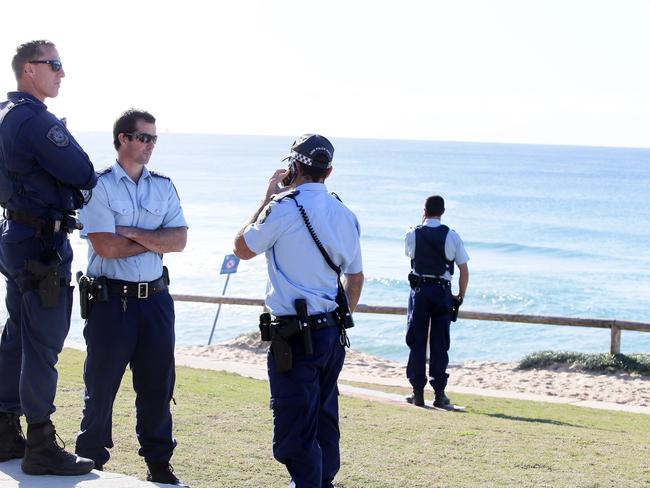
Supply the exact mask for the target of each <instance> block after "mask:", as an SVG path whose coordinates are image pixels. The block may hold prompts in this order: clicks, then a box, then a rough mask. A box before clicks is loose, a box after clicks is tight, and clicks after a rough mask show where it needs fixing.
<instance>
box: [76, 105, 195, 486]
mask: <svg viewBox="0 0 650 488" xmlns="http://www.w3.org/2000/svg"><path fill="white" fill-rule="evenodd" d="M157 137H158V136H157V135H156V119H155V118H154V117H153V116H152V115H151V114H150V113H148V112H145V111H140V110H134V109H130V110H127V111H126V112H124V113H123V114H122V115H121V116H120V117H119V118H118V119H117V120H116V121H115V124H114V126H113V145H114V146H115V149H116V150H117V162H116V163H115V164H113V165H112V166H111V167H109V168H108V169H106V170H104V171H101V172H100V173H99V181H98V182H97V187H96V188H95V189H94V190H93V194H92V197H91V198H90V201H89V202H88V204H86V205H85V206H84V208H83V209H82V211H81V212H80V215H79V217H80V219H81V221H82V222H83V224H84V229H83V231H82V234H81V236H82V237H84V238H87V239H88V271H87V276H86V277H84V278H83V279H84V280H88V281H86V283H87V286H84V288H85V289H89V293H90V294H91V295H92V300H90V303H89V305H88V307H89V310H88V311H87V320H86V326H85V328H84V337H85V339H86V351H87V357H86V363H85V366H84V382H85V386H86V390H85V394H84V401H85V404H84V410H83V419H82V420H81V428H80V433H79V435H78V437H77V445H76V452H77V454H79V455H81V456H84V457H88V458H91V459H93V460H94V461H95V464H96V466H98V467H99V468H100V469H103V466H104V464H105V463H106V462H107V461H108V460H109V458H110V454H109V451H108V450H109V449H110V448H111V447H113V439H112V434H111V431H112V410H113V401H114V400H115V395H116V394H117V391H118V389H119V386H120V382H121V380H122V376H123V375H124V371H125V369H126V366H127V365H130V366H131V371H132V372H133V388H134V390H135V392H136V402H135V406H136V416H137V424H136V433H137V437H138V441H139V443H140V450H139V454H140V455H141V456H142V457H144V459H145V462H146V464H147V468H148V472H147V480H148V481H154V482H158V483H168V484H173V485H177V486H186V485H183V484H182V483H181V482H180V481H179V480H178V478H177V477H176V476H175V475H174V473H173V469H172V467H171V465H170V464H169V460H170V458H171V457H172V453H173V451H174V448H175V447H176V440H175V439H174V437H173V435H172V416H171V412H170V407H169V402H170V401H171V399H172V394H173V391H174V382H175V368H174V337H175V336H174V302H173V300H172V297H171V295H170V294H169V291H168V287H167V285H168V282H169V280H168V276H166V274H165V272H164V268H163V255H164V254H165V253H169V252H180V251H182V250H183V249H184V248H185V244H186V242H187V223H186V222H185V217H184V215H183V209H182V208H181V204H180V200H179V197H178V194H177V193H176V188H175V187H174V184H173V183H172V181H171V180H170V179H169V178H168V177H166V176H163V175H161V174H158V173H155V172H153V171H149V170H148V169H147V168H146V165H147V163H148V162H149V159H150V157H151V154H152V152H153V150H154V147H155V144H156V140H157ZM80 284H81V280H80ZM85 298H87V296H86V297H84V299H85Z"/></svg>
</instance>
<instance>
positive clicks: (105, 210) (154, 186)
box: [79, 162, 187, 282]
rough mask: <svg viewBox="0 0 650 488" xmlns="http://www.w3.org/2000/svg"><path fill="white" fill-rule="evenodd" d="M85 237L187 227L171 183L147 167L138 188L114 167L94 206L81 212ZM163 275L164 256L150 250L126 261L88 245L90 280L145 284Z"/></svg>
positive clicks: (104, 179)
mask: <svg viewBox="0 0 650 488" xmlns="http://www.w3.org/2000/svg"><path fill="white" fill-rule="evenodd" d="M79 219H80V220H81V222H82V223H83V225H84V228H83V230H82V231H81V237H83V238H87V237H88V234H93V233H96V232H110V233H115V227H116V226H126V227H138V228H140V229H146V230H155V229H160V228H172V227H187V223H186V221H185V216H184V215H183V209H182V208H181V203H180V199H179V198H178V193H176V188H175V187H174V184H173V183H172V181H171V180H170V179H169V178H167V177H166V176H161V175H159V174H156V173H153V172H150V171H149V170H148V169H147V168H146V167H145V168H144V169H143V171H142V175H141V176H140V179H139V180H138V183H137V184H136V183H135V182H134V181H133V180H132V179H131V178H130V177H129V176H128V175H127V174H126V172H125V171H124V169H122V167H121V166H120V164H119V162H116V163H115V164H114V165H113V166H111V167H110V168H109V169H106V170H104V171H102V172H100V173H99V178H98V181H97V186H96V187H95V189H94V190H93V191H92V196H91V198H90V201H89V202H88V203H87V204H86V205H84V206H83V208H82V209H81V210H80V211H79ZM161 275H162V254H158V253H155V252H153V251H147V252H144V253H141V254H136V255H135V256H129V257H126V258H103V257H101V256H99V255H97V253H95V250H94V249H93V246H92V244H91V242H90V241H88V276H94V277H97V276H106V277H107V278H111V279H118V280H124V281H133V282H144V281H153V280H155V279H158V278H160V276H161Z"/></svg>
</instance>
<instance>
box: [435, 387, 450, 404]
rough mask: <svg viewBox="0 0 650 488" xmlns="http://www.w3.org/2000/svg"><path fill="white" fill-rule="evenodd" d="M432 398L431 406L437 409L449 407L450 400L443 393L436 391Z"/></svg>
mask: <svg viewBox="0 0 650 488" xmlns="http://www.w3.org/2000/svg"><path fill="white" fill-rule="evenodd" d="M435 394H436V396H435V397H434V398H433V406H434V407H438V408H448V407H450V406H451V400H449V398H448V397H447V395H445V391H444V390H442V391H436V392H435Z"/></svg>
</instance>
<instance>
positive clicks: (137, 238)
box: [88, 226, 187, 258]
mask: <svg viewBox="0 0 650 488" xmlns="http://www.w3.org/2000/svg"><path fill="white" fill-rule="evenodd" d="M88 239H90V242H91V243H92V245H93V248H94V249H95V252H96V253H97V254H98V255H99V256H101V257H103V258H128V257H129V256H135V255H136V254H141V253H143V252H147V251H152V252H155V253H158V254H164V253H168V252H180V251H182V250H183V249H185V244H186V243H187V227H168V228H160V229H156V230H145V229H140V228H138V227H123V226H117V227H115V233H114V234H113V233H111V232H93V233H90V234H88Z"/></svg>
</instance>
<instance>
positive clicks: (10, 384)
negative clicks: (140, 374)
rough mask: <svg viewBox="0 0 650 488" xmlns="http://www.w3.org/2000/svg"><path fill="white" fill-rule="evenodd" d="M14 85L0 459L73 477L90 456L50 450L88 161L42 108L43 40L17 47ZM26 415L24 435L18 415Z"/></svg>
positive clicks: (48, 50) (7, 140)
mask: <svg viewBox="0 0 650 488" xmlns="http://www.w3.org/2000/svg"><path fill="white" fill-rule="evenodd" d="M12 67H13V70H14V73H15V75H16V80H17V81H18V90H17V91H15V92H10V93H9V94H8V100H7V101H6V102H2V103H0V204H1V205H2V207H3V209H4V212H3V216H4V220H3V221H2V223H1V224H0V225H1V226H2V229H1V235H0V271H1V272H2V274H3V275H4V276H5V278H6V288H7V289H6V292H7V296H6V304H7V311H8V314H9V318H8V320H7V323H6V325H5V328H4V332H3V334H2V340H1V342H0V378H1V380H0V461H6V460H8V459H12V458H23V455H24V459H23V461H22V469H23V471H24V472H25V473H28V474H56V475H79V474H84V473H87V472H89V471H90V470H91V469H92V468H93V462H92V461H91V460H89V459H83V458H78V457H77V456H75V455H73V454H71V453H68V452H67V451H65V450H64V449H63V448H61V447H59V446H58V444H57V441H56V433H55V430H54V426H53V425H52V422H51V421H50V415H51V414H52V413H53V412H54V411H55V407H54V396H55V394H56V384H57V372H56V369H55V365H56V362H57V359H58V355H59V353H60V352H61V349H62V348H63V341H64V339H65V337H66V335H67V334H68V329H69V328H70V311H71V307H72V287H71V286H70V278H71V273H70V264H71V262H72V249H71V247H70V243H69V242H68V233H70V232H72V231H73V230H74V229H75V228H77V227H78V225H77V222H76V220H75V218H74V212H75V210H76V209H78V208H79V207H81V205H82V203H83V196H82V194H81V191H80V190H90V189H92V188H93V187H94V186H95V184H96V182H97V177H96V175H95V170H94V168H93V165H92V163H91V162H90V160H89V159H88V156H87V155H86V153H85V152H84V151H83V150H82V149H81V147H80V146H79V144H78V143H77V141H75V140H74V138H73V137H72V135H71V134H70V133H69V132H68V130H67V129H66V127H65V124H64V123H62V122H61V121H60V120H59V119H57V118H56V117H55V116H54V115H52V114H51V113H50V112H48V111H47V107H46V106H45V104H44V101H45V99H46V98H53V97H56V96H57V95H58V93H59V87H60V85H61V80H62V79H63V77H64V76H65V72H64V70H63V65H62V64H61V60H60V58H59V53H58V51H57V49H56V47H55V45H54V44H53V43H52V42H49V41H45V40H40V41H31V42H28V43H25V44H22V45H21V46H18V48H17V49H16V54H15V56H14V58H13V61H12ZM23 414H24V415H25V417H26V419H27V440H26V442H25V439H24V437H23V433H22V430H21V426H20V415H23Z"/></svg>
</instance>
